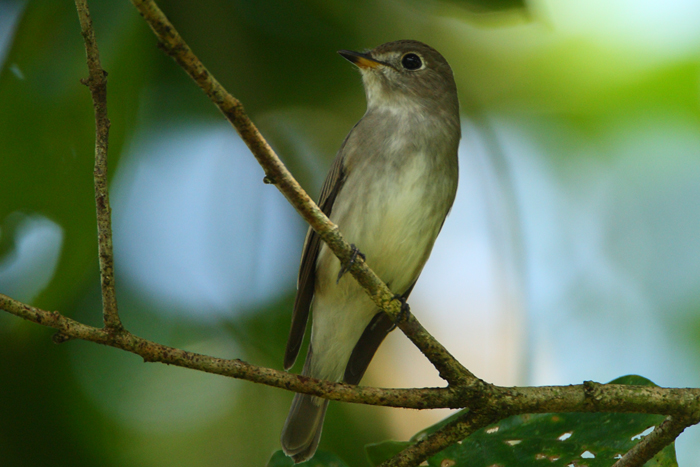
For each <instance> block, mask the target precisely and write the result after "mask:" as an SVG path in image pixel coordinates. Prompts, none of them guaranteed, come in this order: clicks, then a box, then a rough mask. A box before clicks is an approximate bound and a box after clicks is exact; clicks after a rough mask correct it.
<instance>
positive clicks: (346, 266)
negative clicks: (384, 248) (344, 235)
mask: <svg viewBox="0 0 700 467" xmlns="http://www.w3.org/2000/svg"><path fill="white" fill-rule="evenodd" d="M350 248H352V254H351V255H350V259H349V260H348V261H347V262H346V263H345V264H342V265H341V266H340V271H338V278H337V279H336V280H335V283H336V284H337V283H338V282H340V278H341V277H343V274H345V273H346V272H348V271H349V270H350V268H351V267H352V265H353V264H355V260H357V257H358V256H359V257H360V258H362V260H363V261H364V260H366V259H367V258H365V255H364V254H363V253H362V252H361V251H360V250H358V248H357V247H356V246H355V244H354V243H351V244H350Z"/></svg>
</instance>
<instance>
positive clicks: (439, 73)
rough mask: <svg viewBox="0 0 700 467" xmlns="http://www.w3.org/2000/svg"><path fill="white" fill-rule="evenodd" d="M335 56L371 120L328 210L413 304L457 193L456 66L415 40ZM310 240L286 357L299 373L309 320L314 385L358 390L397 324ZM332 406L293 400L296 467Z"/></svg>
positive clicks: (342, 168)
mask: <svg viewBox="0 0 700 467" xmlns="http://www.w3.org/2000/svg"><path fill="white" fill-rule="evenodd" d="M338 53H339V54H340V55H341V56H342V57H344V58H345V59H347V60H348V61H350V62H351V63H353V64H354V65H356V66H357V68H358V69H359V71H360V74H361V76H362V82H363V85H364V90H365V94H366V100H367V111H366V112H365V114H364V116H363V117H362V118H361V119H360V120H359V121H358V122H357V123H356V124H355V126H354V127H353V128H352V130H351V131H350V133H349V134H348V135H347V136H346V138H345V140H344V141H343V143H342V145H341V147H340V150H339V151H338V153H337V155H336V157H335V160H334V161H333V163H332V165H331V168H330V170H329V172H328V175H327V177H326V180H325V182H324V184H323V186H322V189H321V195H320V198H319V203H318V205H319V207H320V208H321V209H322V210H323V212H324V213H325V214H326V215H327V216H328V217H329V218H330V220H331V221H332V222H334V223H335V224H336V225H337V226H338V227H339V229H340V231H341V232H342V234H343V236H344V237H345V238H346V240H347V241H348V242H350V243H352V245H353V248H354V249H355V250H354V254H355V255H356V254H360V255H361V256H362V257H363V258H364V260H365V261H366V264H367V265H368V266H369V267H370V268H371V269H372V270H373V271H374V272H375V273H376V274H377V275H378V276H379V277H380V278H381V279H382V280H383V281H384V282H385V283H386V285H387V286H388V287H389V288H390V290H391V291H392V292H393V293H394V294H395V296H396V298H398V299H400V300H401V301H402V303H403V304H405V303H406V302H405V301H406V300H407V299H408V296H409V294H410V293H411V291H412V290H413V287H414V285H415V284H416V281H417V280H418V276H419V275H420V273H421V271H422V269H423V266H424V265H425V263H426V261H427V260H428V257H429V256H430V252H431V250H432V248H433V244H434V242H435V239H436V238H437V236H438V234H439V232H440V230H441V229H442V226H443V224H444V222H445V218H446V217H447V214H448V213H449V212H450V210H451V208H452V204H453V202H454V199H455V195H456V192H457V184H458V160H457V151H458V146H459V140H460V137H461V126H460V117H459V100H458V97H457V86H456V84H455V80H454V76H453V73H452V69H451V68H450V65H449V64H448V63H447V60H445V58H444V57H443V56H442V55H441V54H440V53H439V52H437V51H436V50H435V49H433V48H432V47H430V46H428V45H426V44H424V43H422V42H419V41H415V40H399V41H394V42H388V43H385V44H382V45H379V46H378V47H376V48H374V49H370V50H365V51H363V52H353V51H350V50H340V51H338ZM349 267H350V264H341V262H340V260H338V258H337V257H336V256H335V255H334V254H333V252H332V251H331V250H330V249H329V248H328V246H327V245H326V244H324V243H323V242H322V241H321V240H320V237H319V236H318V234H317V233H316V232H315V231H314V230H313V229H311V228H309V230H308V233H307V235H306V239H305V241H304V247H303V251H302V256H301V265H300V268H299V275H298V279H297V294H296V298H295V302H294V310H293V313H292V323H291V328H290V331H289V339H288V342H287V347H286V351H285V356H284V368H285V369H286V370H289V369H290V368H291V367H292V366H293V365H294V363H295V361H296V358H297V356H298V354H299V350H300V348H301V344H302V341H303V338H304V333H305V330H306V325H307V320H308V318H309V314H310V313H311V316H312V325H311V339H310V344H309V346H308V351H307V355H306V360H305V363H304V367H303V369H302V374H303V375H305V376H309V377H313V378H318V379H323V380H328V381H334V382H340V381H342V382H345V383H348V384H354V385H356V384H359V382H360V380H361V379H362V376H363V375H364V373H365V370H366V369H367V367H368V365H369V363H370V361H371V360H372V357H373V356H374V354H375V352H376V350H377V348H378V347H379V345H380V344H381V342H382V341H383V340H384V338H385V337H386V336H387V334H388V333H389V332H390V331H391V330H393V329H394V327H396V326H395V323H394V322H393V321H392V319H391V318H390V317H389V316H388V315H387V314H386V313H384V312H383V311H381V310H380V309H379V308H378V307H377V306H376V305H375V303H374V302H373V301H372V300H371V299H370V298H369V296H368V295H367V293H366V292H365V291H364V290H363V289H362V287H361V286H360V285H359V284H358V283H357V281H356V280H355V279H354V278H353V277H351V276H350V275H347V276H345V275H343V274H344V272H346V271H347V269H349ZM327 407H328V400H326V399H322V398H319V397H316V396H311V395H307V394H296V395H295V397H294V399H293V401H292V405H291V408H290V411H289V415H288V416H287V419H286V421H285V423H284V427H283V429H282V435H281V444H282V448H283V450H284V452H285V454H286V455H287V456H289V457H291V458H292V460H293V461H294V462H295V463H299V462H303V461H306V460H308V459H310V458H312V457H313V455H314V453H315V452H316V449H317V447H318V444H319V441H320V438H321V431H322V428H323V421H324V418H325V413H326V408H327Z"/></svg>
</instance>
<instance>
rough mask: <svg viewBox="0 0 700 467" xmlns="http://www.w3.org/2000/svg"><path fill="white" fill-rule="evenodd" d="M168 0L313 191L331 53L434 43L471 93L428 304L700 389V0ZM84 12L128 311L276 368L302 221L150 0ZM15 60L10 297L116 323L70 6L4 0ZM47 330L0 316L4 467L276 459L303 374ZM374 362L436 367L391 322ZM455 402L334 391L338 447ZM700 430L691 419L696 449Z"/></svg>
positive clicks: (3, 81)
mask: <svg viewBox="0 0 700 467" xmlns="http://www.w3.org/2000/svg"><path fill="white" fill-rule="evenodd" d="M161 3H162V7H163V9H164V10H165V12H166V13H167V14H168V15H169V17H170V18H171V20H172V21H173V23H174V24H175V25H176V26H177V27H178V29H179V30H180V32H181V33H182V35H183V36H184V38H185V39H186V40H187V41H188V42H189V43H190V45H191V46H192V48H193V49H194V51H195V52H196V53H197V54H198V55H199V56H200V58H201V59H202V60H203V61H204V63H205V64H206V65H207V66H208V67H209V69H210V71H212V73H214V75H215V76H217V78H218V79H219V80H220V81H221V82H222V83H223V84H224V85H225V86H226V87H227V88H228V89H229V90H230V91H231V92H232V93H233V94H234V95H235V96H236V97H238V98H239V99H241V100H242V102H243V103H244V105H245V106H246V109H247V110H248V112H249V113H250V114H251V116H252V118H253V120H254V121H255V122H256V123H257V124H258V125H259V126H260V128H261V130H262V131H263V133H264V134H265V135H266V136H267V137H268V138H269V139H270V141H271V142H272V143H273V145H274V147H275V148H276V149H277V151H278V152H279V153H280V154H281V155H282V157H283V160H284V161H285V162H286V163H287V164H288V165H289V167H290V168H291V170H292V172H293V173H294V174H295V175H296V176H297V177H298V179H299V180H300V181H301V182H302V183H303V185H304V186H305V187H307V189H308V190H309V191H310V192H311V193H314V194H315V193H318V190H319V188H320V184H321V183H322V181H323V177H324V174H325V171H326V169H327V167H328V164H329V162H330V160H331V159H332V157H333V156H334V154H335V151H336V150H337V148H338V146H339V144H340V142H341V141H342V138H343V137H344V135H345V134H346V133H347V131H348V130H349V129H350V128H351V126H352V125H353V123H354V122H355V121H356V120H357V119H358V118H360V117H361V115H362V113H363V111H364V106H365V101H364V96H363V93H362V88H361V84H360V80H359V77H358V75H357V73H356V72H355V71H354V70H353V67H352V66H351V65H349V64H348V63H346V62H345V61H344V60H342V59H341V58H340V57H338V56H337V55H336V54H335V53H334V52H335V51H336V50H339V49H355V50H359V49H363V48H366V47H373V46H376V45H378V44H380V43H383V42H387V41H390V40H396V39H400V38H413V39H418V40H422V41H424V42H427V43H429V44H431V45H433V46H434V47H436V48H437V49H438V50H440V51H441V52H442V53H443V55H445V56H446V57H447V59H448V60H449V61H450V63H451V64H452V66H453V69H454V71H455V75H456V78H457V82H458V86H459V89H460V96H461V102H462V108H463V121H464V138H463V147H462V151H461V154H460V157H461V174H460V177H461V186H460V192H459V194H458V200H457V202H456V204H455V206H454V209H453V212H452V214H451V216H450V217H449V219H448V222H447V223H446V225H445V229H444V231H443V233H442V235H441V237H440V240H439V241H438V244H437V245H436V248H435V251H434V254H433V257H432V258H431V261H430V262H429V264H428V266H427V267H426V270H425V272H424V274H423V277H422V278H421V281H419V284H418V286H417V287H416V290H415V291H414V294H413V296H412V309H413V311H414V312H415V313H416V314H417V315H418V316H419V317H420V319H421V321H423V322H424V324H425V325H426V326H427V327H428V329H430V330H431V331H432V332H433V334H435V335H436V336H437V337H438V338H439V339H440V340H441V341H442V342H443V343H445V344H446V345H447V347H448V348H449V349H450V350H452V351H453V353H454V354H455V355H456V356H457V357H458V358H459V359H460V360H461V361H462V362H464V363H465V364H466V365H467V366H468V367H469V368H470V369H472V370H473V371H474V372H475V373H476V374H477V375H479V376H481V377H483V378H485V379H487V380H489V381H492V382H494V383H497V384H569V383H578V382H581V381H582V380H584V379H585V380H591V379H592V380H597V381H608V380H611V379H613V378H615V377H617V376H620V375H622V374H627V373H639V374H643V375H644V376H646V377H648V378H650V379H652V380H653V381H654V382H656V383H657V384H659V385H664V386H694V387H697V386H700V377H698V374H700V373H699V372H698V369H699V368H698V367H699V366H700V361H699V360H698V357H697V355H698V349H699V347H700V313H698V311H700V288H699V287H698V283H699V280H700V237H699V234H698V232H700V158H699V156H700V132H699V131H698V123H699V117H700V112H699V110H698V91H699V89H700V87H699V84H700V81H699V79H698V77H699V74H698V69H699V68H698V64H699V60H698V52H700V27H698V26H700V4H698V3H697V2H692V1H690V0H687V1H681V0H675V1H670V2H663V3H662V2H639V1H636V2H632V1H626V0H615V1H612V2H611V1H602V0H593V1H592V0H587V1H584V0H574V1H570V2H556V1H554V0H537V1H532V2H529V3H528V9H527V10H526V11H524V10H521V9H517V8H516V9H509V8H505V9H504V10H503V11H502V12H500V13H498V14H496V13H493V12H490V11H484V10H479V8H477V7H476V6H475V4H474V3H470V2H464V1H459V0H454V1H445V2H439V1H431V2H424V1H421V2H418V1H412V0H380V1H359V2H345V1H340V0H336V1H320V0H317V1H313V0H307V1H300V2H284V1H281V0H257V1H248V0H236V1H233V2H227V1H223V0H219V1H214V0H211V1H206V2H184V1H168V2H161ZM480 3H481V4H483V5H486V6H487V7H493V6H494V5H496V4H502V5H505V6H511V5H512V4H511V2H488V1H486V0H484V1H482V2H480ZM90 6H91V9H92V15H93V19H94V22H95V27H96V32H97V38H98V41H99V45H100V50H101V54H102V60H103V65H104V67H105V69H106V70H107V71H108V72H109V88H108V99H109V113H110V118H111V120H112V131H111V140H110V170H111V180H112V198H113V199H112V202H113V209H114V214H113V216H114V224H115V251H116V268H117V280H118V284H117V287H118V299H119V304H120V308H121V311H122V316H123V320H124V322H125V324H126V326H127V327H128V328H129V329H131V330H132V331H134V332H136V333H137V334H139V335H141V336H143V337H147V338H150V339H153V340H157V341H159V342H162V343H165V344H169V345H173V346H178V347H183V348H186V349H188V350H194V351H199V352H206V353H209V354H213V355H216V356H221V357H229V358H243V359H245V360H247V361H250V362H253V363H257V364H260V365H266V366H272V367H274V368H280V367H281V361H282V352H283V347H284V342H285V338H286V333H287V326H288V322H289V318H290V310H291V302H292V299H293V294H294V280H295V274H296V267H297V262H298V257H299V253H300V250H301V243H302V239H303V235H304V231H305V228H304V225H303V224H302V222H301V221H300V220H299V219H297V217H296V215H295V213H294V212H293V211H292V209H291V208H290V207H289V206H287V204H286V202H285V201H284V199H283V198H282V196H281V195H280V194H279V193H278V192H277V191H276V190H275V189H274V188H273V187H270V186H266V185H263V184H262V183H261V181H262V176H263V173H262V170H261V169H260V168H259V167H257V165H256V163H255V161H254V160H253V158H252V157H250V155H249V154H248V153H247V151H246V150H245V147H244V146H243V144H242V143H241V142H240V141H239V140H238V138H237V137H236V136H235V134H234V132H233V130H231V129H230V128H229V127H227V125H226V124H225V123H224V122H223V119H222V118H221V117H220V115H219V114H218V113H217V112H216V110H215V109H214V108H213V106H211V104H209V102H208V101H207V100H206V99H205V98H204V96H203V95H202V94H201V92H200V91H199V90H198V89H197V88H196V87H195V86H194V85H193V84H192V83H191V82H190V81H189V79H188V78H187V77H186V76H185V75H184V73H182V72H181V71H180V70H179V69H178V67H177V66H176V65H175V64H174V63H173V62H172V61H171V60H170V59H169V58H167V57H165V56H164V55H163V54H162V53H161V52H160V51H159V50H158V49H157V47H156V44H155V39H154V38H153V36H152V34H151V32H150V31H149V30H148V29H147V26H146V25H145V23H144V22H143V21H142V20H141V18H140V17H139V16H138V14H137V13H136V12H135V10H134V8H133V7H132V6H131V5H130V4H129V3H128V2H126V1H124V2H116V1H106V0H103V1H98V0H95V1H93V2H91V3H90ZM0 67H1V69H0V176H1V177H2V178H1V180H2V184H1V185H0V186H1V189H0V291H1V292H2V293H5V294H8V295H10V296H12V297H14V298H17V299H20V300H25V301H28V302H30V303H32V304H35V305H37V306H39V307H42V308H45V309H58V310H61V312H63V313H65V314H67V315H69V316H71V317H74V318H76V319H79V320H83V321H86V322H88V323H91V324H98V323H99V321H100V315H99V306H100V299H99V281H98V276H97V255H96V240H95V237H96V236H95V215H94V201H93V188H92V164H93V145H94V126H93V125H94V124H93V121H94V120H93V115H92V106H91V102H90V97H89V93H88V92H87V90H86V89H85V88H84V87H83V86H82V85H80V84H79V82H78V80H79V79H80V78H82V77H85V76H86V75H87V71H86V67H85V62H84V49H83V44H82V38H81V36H80V30H79V25H78V21H77V15H76V13H75V10H74V5H73V3H72V2H69V1H63V2H55V1H38V0H36V1H27V2H24V1H12V0H3V1H0ZM50 335H51V331H50V330H47V329H42V328H40V327H38V326H35V325H33V324H28V323H24V322H22V321H20V320H19V319H16V318H14V317H11V316H8V315H6V314H0V355H1V356H2V358H0V455H2V458H3V459H4V460H5V462H6V464H7V465H18V466H21V465H27V466H33V465H57V466H60V465H71V466H80V465H105V466H122V465H124V466H125V465H142V466H154V467H156V466H165V465H168V466H180V465H182V466H185V465H187V466H213V465H217V466H219V465H264V463H265V462H266V460H267V458H268V457H269V456H270V454H271V453H272V452H273V451H274V450H276V449H277V448H278V441H277V438H278V434H279V430H280V429H281V426H282V423H283V421H284V418H285V415H286V411H287V409H288V404H289V402H290V400H291V394H289V393H286V392H284V391H280V390H276V389H271V388H266V387H262V386H257V385H253V384H250V383H244V382H240V381H232V380H227V379H224V378H220V377H215V376H210V375H202V374H197V373H195V372H192V371H187V370H182V369H179V368H170V367H165V366H158V365H146V364H144V363H142V362H141V361H139V359H138V358H136V357H134V356H131V355H127V354H125V353H124V352H120V351H116V350H113V349H108V348H102V347H98V346H96V345H93V344H88V343H82V342H70V343H67V344H64V345H61V346H56V345H53V344H52V343H51V340H50ZM297 366H299V365H297ZM364 383H365V384H372V385H381V386H406V387H408V386H429V385H436V384H440V381H439V379H438V378H437V375H436V374H435V373H434V371H433V370H432V369H431V368H430V366H429V364H427V363H426V362H425V361H423V359H422V358H421V356H420V355H419V354H418V352H417V351H416V350H415V349H413V348H412V347H411V346H410V344H408V343H407V342H406V340H405V339H404V338H403V336H401V335H400V334H399V333H393V334H392V335H391V336H390V338H389V339H388V340H387V342H386V343H385V345H384V346H383V347H382V349H381V350H380V353H379V354H378V356H377V358H376V361H375V362H373V364H372V366H371V368H370V371H369V372H368V375H367V376H366V378H365V380H364ZM445 415H446V414H445V413H444V412H442V413H423V412H417V411H407V410H391V409H382V408H372V407H362V406H349V405H344V404H338V403H334V404H331V408H330V409H329V413H328V418H327V423H326V428H325V432H324V438H323V441H322V448H325V449H329V450H333V451H335V452H337V453H338V454H340V455H341V456H342V457H343V458H344V459H345V460H346V461H347V462H348V464H349V465H363V462H364V460H363V457H364V454H363V452H362V446H363V445H364V444H365V443H368V442H376V441H379V440H382V439H386V438H390V437H393V438H397V439H407V438H408V437H410V436H411V435H412V434H413V433H415V432H416V431H418V430H419V429H421V428H423V427H424V426H426V425H427V424H429V423H431V422H432V421H435V420H436V419H438V418H440V417H444V416H445ZM698 446H700V434H699V430H698V429H697V428H692V429H689V430H687V431H686V433H685V434H684V435H682V436H681V438H680V440H679V441H678V443H677V448H678V458H679V463H680V465H693V461H694V460H695V459H698V458H700V448H698Z"/></svg>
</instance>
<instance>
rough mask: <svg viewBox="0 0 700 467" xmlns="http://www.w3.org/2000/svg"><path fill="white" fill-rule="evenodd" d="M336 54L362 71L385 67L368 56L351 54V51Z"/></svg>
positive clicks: (357, 53) (356, 53) (341, 51)
mask: <svg viewBox="0 0 700 467" xmlns="http://www.w3.org/2000/svg"><path fill="white" fill-rule="evenodd" d="M338 53H339V54H340V55H342V57H343V58H344V59H346V60H348V61H350V62H352V63H354V64H355V65H357V66H358V67H360V68H362V69H363V70H367V69H371V68H377V67H378V66H382V65H386V64H385V63H383V62H380V61H377V60H375V59H373V58H372V57H370V56H369V55H368V54H361V53H360V52H353V51H352V50H339V51H338Z"/></svg>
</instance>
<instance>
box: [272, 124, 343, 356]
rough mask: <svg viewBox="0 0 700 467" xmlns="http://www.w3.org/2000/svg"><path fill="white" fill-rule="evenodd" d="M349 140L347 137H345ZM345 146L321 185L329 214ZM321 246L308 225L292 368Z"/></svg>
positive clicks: (296, 303)
mask: <svg viewBox="0 0 700 467" xmlns="http://www.w3.org/2000/svg"><path fill="white" fill-rule="evenodd" d="M346 141H347V138H346ZM344 146H345V142H343V146H342V147H341V149H340V151H339V152H338V156H336V158H335V160H334V161H333V165H332V166H331V169H330V171H329V172H328V176H326V181H325V182H324V183H323V188H321V197H320V198H319V202H318V205H319V207H320V208H321V210H322V211H323V213H324V214H325V215H326V216H329V217H330V215H331V210H332V209H333V202H334V201H335V198H336V196H338V193H339V192H340V189H341V188H342V186H343V183H344V182H345V175H346V174H345V167H344V159H345V158H344V157H343V147H344ZM320 248H321V238H320V237H319V236H318V234H317V233H316V232H315V231H314V230H313V229H312V228H310V227H309V230H308V232H307V233H306V240H305V241H304V250H303V252H302V254H301V266H300V267H299V278H298V279H297V296H296V299H295V301H294V312H293V313H292V326H291V328H290V329H289V339H288V340H287V349H286V351H285V353H284V368H285V369H286V370H288V369H290V368H291V367H292V365H294V362H295V361H296V359H297V355H298V354H299V349H300V348H301V342H302V341H303V339H304V332H305V331H306V322H307V321H308V319H309V309H310V308H311V300H312V299H313V297H314V285H315V283H316V258H318V252H319V249H320Z"/></svg>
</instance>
